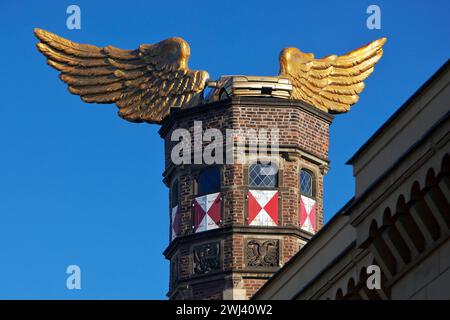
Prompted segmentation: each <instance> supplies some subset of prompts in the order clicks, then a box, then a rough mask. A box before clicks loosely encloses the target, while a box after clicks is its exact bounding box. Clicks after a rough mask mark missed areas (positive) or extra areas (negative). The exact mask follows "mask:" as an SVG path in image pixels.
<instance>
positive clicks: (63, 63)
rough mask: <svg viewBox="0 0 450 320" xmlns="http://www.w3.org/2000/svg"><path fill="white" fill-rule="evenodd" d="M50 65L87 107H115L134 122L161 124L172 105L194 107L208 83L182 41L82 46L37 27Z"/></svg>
mask: <svg viewBox="0 0 450 320" xmlns="http://www.w3.org/2000/svg"><path fill="white" fill-rule="evenodd" d="M35 35H36V37H37V38H38V39H39V40H40V42H39V43H38V44H37V47H38V49H39V51H41V52H42V53H43V54H44V55H45V56H46V57H47V58H48V61H47V63H48V64H49V65H50V66H52V67H53V68H55V69H57V70H59V71H60V78H61V80H63V81H64V82H66V83H67V84H68V85H69V91H70V92H71V93H73V94H76V95H79V96H80V97H81V99H83V101H85V102H89V103H116V104H117V106H118V107H119V115H120V116H121V117H122V118H124V119H126V120H129V121H132V122H143V121H145V122H149V123H161V122H162V121H163V120H164V118H165V117H166V116H167V115H168V114H169V108H170V107H171V106H186V105H188V104H194V103H197V102H198V101H199V99H200V98H201V93H202V91H203V89H204V87H205V84H206V81H207V79H208V73H207V72H205V71H193V70H189V68H188V67H187V64H188V60H189V54H190V53H189V45H188V44H187V42H185V41H184V40H183V39H181V38H169V39H167V40H164V41H161V42H159V43H157V44H151V45H148V44H147V45H141V46H139V48H138V49H136V50H122V49H118V48H115V47H112V46H107V47H103V48H99V47H96V46H93V45H88V44H78V43H75V42H72V41H69V40H67V39H64V38H61V37H59V36H57V35H55V34H53V33H51V32H48V31H45V30H41V29H35Z"/></svg>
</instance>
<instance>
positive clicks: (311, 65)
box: [280, 38, 386, 113]
mask: <svg viewBox="0 0 450 320" xmlns="http://www.w3.org/2000/svg"><path fill="white" fill-rule="evenodd" d="M385 42H386V38H381V39H378V40H375V41H373V42H371V43H369V44H367V45H366V46H363V47H361V48H359V49H356V50H354V51H351V52H349V53H347V54H345V55H343V56H336V55H331V56H327V57H325V58H322V59H315V58H314V55H313V54H312V53H303V52H301V51H300V50H299V49H297V48H285V49H283V51H281V53H280V76H282V77H286V78H289V79H290V80H291V82H292V86H293V90H292V95H291V98H292V99H300V100H303V101H306V102H308V103H310V104H312V105H313V106H315V107H317V108H319V109H322V110H324V111H327V112H330V113H342V112H347V111H348V110H350V106H351V105H353V104H355V103H356V102H357V101H358V99H359V96H358V94H360V93H361V92H362V91H363V89H364V82H363V81H364V80H365V79H366V78H367V77H368V76H369V75H370V74H371V73H372V72H373V69H374V65H375V63H377V62H378V60H380V58H381V56H382V55H383V49H382V46H383V45H384V43H385Z"/></svg>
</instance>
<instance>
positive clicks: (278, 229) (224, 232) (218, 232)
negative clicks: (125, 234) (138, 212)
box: [163, 225, 313, 259]
mask: <svg viewBox="0 0 450 320" xmlns="http://www.w3.org/2000/svg"><path fill="white" fill-rule="evenodd" d="M233 234H243V235H267V236H275V237H276V236H285V235H291V236H295V237H298V238H299V239H302V240H305V241H308V240H309V239H310V238H311V237H312V236H313V235H312V234H310V233H309V232H306V231H304V230H302V229H300V228H298V227H288V226H286V227H284V226H274V227H258V226H242V225H240V226H226V227H222V228H217V229H213V230H208V231H203V232H199V233H193V234H188V235H182V236H179V237H177V238H175V239H174V240H173V241H172V242H171V243H170V244H169V245H168V246H167V248H166V250H164V252H163V255H164V256H165V257H166V259H170V257H171V256H172V254H173V252H174V251H175V250H176V248H177V247H179V246H182V245H184V244H190V243H192V244H194V243H197V242H201V241H204V240H207V239H209V240H212V239H213V238H215V239H219V238H221V237H226V236H229V235H233Z"/></svg>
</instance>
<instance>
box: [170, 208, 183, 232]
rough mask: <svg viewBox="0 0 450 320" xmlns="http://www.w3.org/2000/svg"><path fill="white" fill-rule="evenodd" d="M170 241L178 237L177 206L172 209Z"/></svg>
mask: <svg viewBox="0 0 450 320" xmlns="http://www.w3.org/2000/svg"><path fill="white" fill-rule="evenodd" d="M171 214H172V240H173V239H175V238H176V237H178V236H179V235H180V227H181V217H180V211H179V210H178V206H175V207H173V208H172V213H171Z"/></svg>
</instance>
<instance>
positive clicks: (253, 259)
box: [245, 239, 280, 268]
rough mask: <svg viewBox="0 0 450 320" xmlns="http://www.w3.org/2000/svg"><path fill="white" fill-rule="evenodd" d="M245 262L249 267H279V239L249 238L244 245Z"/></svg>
mask: <svg viewBox="0 0 450 320" xmlns="http://www.w3.org/2000/svg"><path fill="white" fill-rule="evenodd" d="M245 250H246V262H247V263H246V264H247V267H251V268H271V267H279V264H280V241H279V240H275V239H249V240H247V242H246V245H245Z"/></svg>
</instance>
